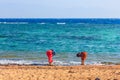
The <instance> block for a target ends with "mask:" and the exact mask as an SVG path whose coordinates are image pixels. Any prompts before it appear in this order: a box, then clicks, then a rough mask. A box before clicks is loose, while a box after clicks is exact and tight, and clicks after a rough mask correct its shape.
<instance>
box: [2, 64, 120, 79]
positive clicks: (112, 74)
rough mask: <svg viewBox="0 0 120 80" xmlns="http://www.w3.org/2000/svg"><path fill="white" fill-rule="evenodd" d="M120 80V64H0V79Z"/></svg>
mask: <svg viewBox="0 0 120 80" xmlns="http://www.w3.org/2000/svg"><path fill="white" fill-rule="evenodd" d="M95 78H99V79H100V80H120V65H112V66H110V65H109V66H108V65H85V66H81V65H80V66H30V65H29V66H28V65H1V66H0V80H95Z"/></svg>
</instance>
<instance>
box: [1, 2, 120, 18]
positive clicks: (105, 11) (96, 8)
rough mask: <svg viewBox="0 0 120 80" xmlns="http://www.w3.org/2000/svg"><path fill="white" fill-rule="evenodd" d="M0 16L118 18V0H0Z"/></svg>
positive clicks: (119, 4) (119, 6)
mask: <svg viewBox="0 0 120 80" xmlns="http://www.w3.org/2000/svg"><path fill="white" fill-rule="evenodd" d="M0 18H120V0H0Z"/></svg>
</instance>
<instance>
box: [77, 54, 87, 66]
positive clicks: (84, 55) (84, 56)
mask: <svg viewBox="0 0 120 80" xmlns="http://www.w3.org/2000/svg"><path fill="white" fill-rule="evenodd" d="M76 56H77V57H81V65H84V64H85V60H86V58H87V52H79V53H77V54H76Z"/></svg>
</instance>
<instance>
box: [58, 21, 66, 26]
mask: <svg viewBox="0 0 120 80" xmlns="http://www.w3.org/2000/svg"><path fill="white" fill-rule="evenodd" d="M57 24H60V25H64V24H66V23H65V22H63V23H60V22H57Z"/></svg>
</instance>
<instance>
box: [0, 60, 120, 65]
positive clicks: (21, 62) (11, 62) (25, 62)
mask: <svg viewBox="0 0 120 80" xmlns="http://www.w3.org/2000/svg"><path fill="white" fill-rule="evenodd" d="M47 64H48V62H47V61H32V60H31V61H30V60H10V59H3V60H0V65H42V66H43V65H47ZM53 64H54V65H57V66H61V65H62V66H73V65H80V64H81V62H77V61H69V62H65V61H54V63H53ZM86 65H120V63H113V62H86Z"/></svg>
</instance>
